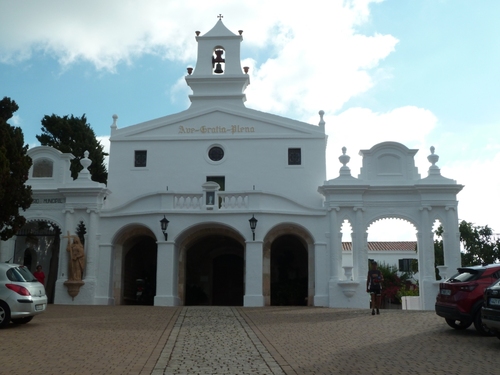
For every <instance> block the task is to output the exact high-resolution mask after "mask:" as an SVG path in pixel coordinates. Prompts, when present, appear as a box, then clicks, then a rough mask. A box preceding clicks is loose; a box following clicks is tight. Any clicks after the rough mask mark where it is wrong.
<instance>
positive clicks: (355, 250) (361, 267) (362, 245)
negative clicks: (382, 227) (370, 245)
mask: <svg viewBox="0 0 500 375" xmlns="http://www.w3.org/2000/svg"><path fill="white" fill-rule="evenodd" d="M353 210H354V211H355V212H356V221H355V223H354V228H353V231H352V266H353V279H354V280H356V281H358V282H359V283H361V284H362V283H366V275H367V273H368V253H367V244H366V239H367V233H366V230H365V228H364V224H363V210H364V209H363V208H362V207H354V208H353Z"/></svg>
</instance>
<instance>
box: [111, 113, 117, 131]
mask: <svg viewBox="0 0 500 375" xmlns="http://www.w3.org/2000/svg"><path fill="white" fill-rule="evenodd" d="M112 117H113V123H112V124H111V128H112V129H116V128H117V126H116V120H118V116H117V115H113V116H112Z"/></svg>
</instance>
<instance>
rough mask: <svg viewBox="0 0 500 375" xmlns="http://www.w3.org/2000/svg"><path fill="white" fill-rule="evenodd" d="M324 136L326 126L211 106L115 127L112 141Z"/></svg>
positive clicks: (246, 109)
mask: <svg viewBox="0 0 500 375" xmlns="http://www.w3.org/2000/svg"><path fill="white" fill-rule="evenodd" d="M235 136H242V137H252V138H255V137H259V138H260V137H269V138H273V137H287V136H288V137H291V138H294V137H305V138H325V137H326V135H325V133H324V128H321V127H319V126H316V125H311V124H308V123H305V122H301V121H296V120H291V119H288V118H285V117H281V116H277V115H272V114H268V113H264V112H260V111H256V110H252V109H248V108H245V109H244V110H241V109H240V108H238V110H233V109H230V108H227V107H212V108H206V109H202V110H198V111H193V110H186V111H183V112H180V113H177V114H173V115H169V116H165V117H161V118H158V119H155V120H151V121H147V122H144V123H140V124H136V125H132V126H128V127H125V128H123V129H115V130H113V131H112V134H111V139H110V140H111V141H118V140H134V139H136V140H165V139H192V138H193V139H194V138H198V137H204V138H207V139H210V138H211V137H216V138H224V137H227V138H234V137H235Z"/></svg>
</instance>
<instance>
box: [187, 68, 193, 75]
mask: <svg viewBox="0 0 500 375" xmlns="http://www.w3.org/2000/svg"><path fill="white" fill-rule="evenodd" d="M187 71H188V74H189V75H191V73H193V68H191V67H189V68H187Z"/></svg>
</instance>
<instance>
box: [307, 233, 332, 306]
mask: <svg viewBox="0 0 500 375" xmlns="http://www.w3.org/2000/svg"><path fill="white" fill-rule="evenodd" d="M311 268H312V267H309V269H311ZM313 270H314V271H313V272H314V301H313V304H314V306H328V281H329V275H328V273H329V267H328V251H327V245H326V243H322V242H316V243H315V244H314V269H313Z"/></svg>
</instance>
